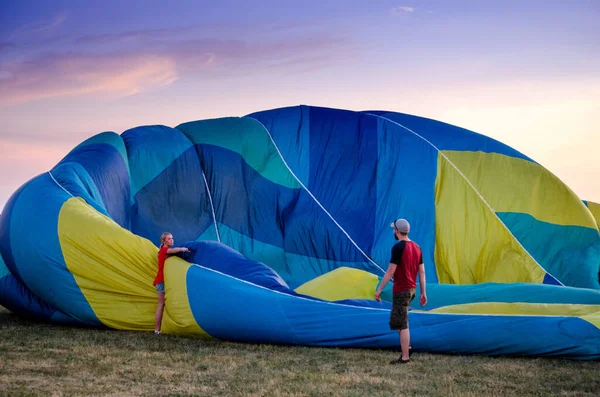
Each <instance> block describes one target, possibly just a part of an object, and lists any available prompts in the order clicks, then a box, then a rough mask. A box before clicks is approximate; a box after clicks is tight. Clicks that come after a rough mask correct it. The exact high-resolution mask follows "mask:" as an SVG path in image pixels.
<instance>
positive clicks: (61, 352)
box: [0, 307, 600, 396]
mask: <svg viewBox="0 0 600 397" xmlns="http://www.w3.org/2000/svg"><path fill="white" fill-rule="evenodd" d="M395 355H396V353H392V352H389V351H379V350H362V349H331V348H310V347H290V346H274V345H257V344H243V343H231V342H221V341H216V340H201V339H193V338H184V337H174V336H168V335H161V336H156V335H154V334H152V333H140V332H122V331H114V330H97V329H85V328H75V327H63V326H57V325H49V324H42V323H37V322H33V321H28V320H23V319H20V318H18V317H16V316H15V315H13V314H11V313H9V312H8V311H6V310H4V309H3V308H1V307H0V395H10V396H13V395H15V396H19V395H44V396H48V395H57V396H67V395H68V396H79V395H86V396H89V395H92V396H94V395H111V396H154V395H161V396H164V395H172V396H176V395H179V396H191V395H197V396H242V395H244V396H314V395H319V396H364V395H369V396H402V395H407V396H422V395H428V396H459V395H460V396H481V395H514V396H522V395H523V396H546V395H564V396H596V395H597V394H598V390H600V376H599V374H600V362H597V361H596V362H580V361H569V360H561V359H541V358H534V359H530V358H490V357H464V356H449V355H447V356H446V355H433V354H415V355H414V359H413V362H412V363H410V364H409V365H400V366H390V365H388V362H389V361H390V360H391V359H393V358H395Z"/></svg>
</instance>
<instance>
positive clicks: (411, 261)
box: [375, 219, 427, 364]
mask: <svg viewBox="0 0 600 397" xmlns="http://www.w3.org/2000/svg"><path fill="white" fill-rule="evenodd" d="M390 226H391V227H392V228H394V238H395V239H396V240H398V243H397V244H396V245H394V246H393V247H392V258H391V259H390V265H389V267H388V269H387V271H386V272H385V276H383V280H382V281H381V284H380V285H379V288H378V289H377V292H376V293H375V300H377V301H378V302H379V301H381V291H382V290H383V288H384V287H385V286H386V284H387V283H388V282H389V281H390V280H391V278H392V277H394V288H393V294H394V299H393V302H392V312H391V313H390V329H392V330H398V333H399V334H400V349H401V351H402V353H401V355H400V358H399V359H397V360H394V361H392V362H390V364H405V363H407V362H409V361H410V355H409V349H410V331H409V330H408V307H409V306H410V302H412V300H413V299H414V298H415V292H416V289H417V283H416V280H417V272H418V273H419V283H420V284H421V298H420V299H419V300H420V302H421V306H425V304H426V303H427V294H426V293H425V287H426V286H425V265H424V264H423V254H422V253H421V248H420V247H419V246H418V245H417V244H416V243H415V242H414V241H411V240H410V239H409V238H408V232H409V231H410V224H409V223H408V221H407V220H406V219H398V220H396V221H394V222H393V223H392V224H391V225H390Z"/></svg>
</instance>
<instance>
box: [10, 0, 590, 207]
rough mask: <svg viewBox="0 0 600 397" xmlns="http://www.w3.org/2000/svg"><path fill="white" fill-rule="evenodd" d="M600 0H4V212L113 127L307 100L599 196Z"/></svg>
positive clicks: (179, 120) (172, 121)
mask: <svg viewBox="0 0 600 397" xmlns="http://www.w3.org/2000/svg"><path fill="white" fill-rule="evenodd" d="M598 21H600V1H598V0H571V1H564V0H562V1H554V0H544V1H542V0H519V1H517V0H502V1H500V0H498V1H496V0H489V1H486V0H412V1H410V0H407V1H404V0H402V1H397V0H392V1H390V0H370V1H367V0H364V1H358V0H356V1H354V0H320V1H313V0H304V1H287V0H262V1H249V0H247V1H241V0H220V1H200V0H198V1H191V0H190V1H185V0H180V1H177V2H168V1H164V0H161V1H155V0H144V1H138V0H134V1H113V0H103V1H61V0H56V1H51V0H47V1H32V0H23V1H14V0H2V1H1V2H0V120H1V122H0V169H1V171H0V175H1V178H0V209H1V208H2V207H4V204H5V203H6V201H7V200H8V198H9V197H10V195H11V194H12V193H13V192H14V191H15V190H16V189H18V187H19V186H20V185H22V184H23V183H25V182H26V181H27V180H29V179H30V178H32V177H34V176H36V175H38V174H40V173H43V172H46V171H48V170H49V169H50V168H52V166H53V165H55V164H56V163H57V162H58V161H60V160H61V158H62V157H63V156H64V155H66V154H67V152H68V151H69V150H70V149H71V148H73V147H74V146H76V145H77V144H78V143H80V142H81V141H83V140H85V139H86V138H89V137H91V136H93V135H95V134H97V133H100V132H103V131H114V132H117V133H121V132H123V131H125V130H127V129H129V128H132V127H135V126H139V125H149V124H164V125H168V126H175V125H177V124H179V123H182V122H186V121H192V120H199V119H206V118H214V117H223V116H244V115H246V114H248V113H251V112H254V111H258V110H264V109H271V108H276V107H283V106H294V105H299V104H307V105H315V106H325V107H334V108H343V109H350V110H368V109H383V110H391V111H397V112H402V113H409V114H415V115H419V116H423V117H428V118H433V119H437V120H440V121H444V122H448V123H451V124H455V125H458V126H461V127H464V128H468V129H470V130H473V131H476V132H479V133H481V134H484V135H487V136H490V137H493V138H495V139H498V140H500V141H502V142H504V143H506V144H508V145H510V146H512V147H514V148H515V149H517V150H519V151H521V152H523V153H525V154H526V155H527V156H529V157H531V158H533V159H534V160H535V161H537V162H539V163H540V164H542V165H543V166H545V167H546V168H548V169H549V170H550V171H552V172H553V173H554V174H556V175H557V176H558V177H559V178H561V179H562V180H563V181H564V182H565V183H567V184H568V185H569V186H570V187H571V189H573V191H574V192H575V193H576V194H578V195H579V196H580V198H581V199H583V200H591V201H596V202H600V23H598Z"/></svg>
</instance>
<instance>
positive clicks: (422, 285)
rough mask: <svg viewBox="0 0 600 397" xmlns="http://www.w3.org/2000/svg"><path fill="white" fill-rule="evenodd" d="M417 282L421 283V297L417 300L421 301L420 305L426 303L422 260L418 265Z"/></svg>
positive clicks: (425, 284)
mask: <svg viewBox="0 0 600 397" xmlns="http://www.w3.org/2000/svg"><path fill="white" fill-rule="evenodd" d="M419 282H420V284H421V298H420V299H419V300H420V301H421V306H425V305H426V304H427V292H426V286H427V283H426V281H425V264H424V263H423V262H421V264H420V265H419Z"/></svg>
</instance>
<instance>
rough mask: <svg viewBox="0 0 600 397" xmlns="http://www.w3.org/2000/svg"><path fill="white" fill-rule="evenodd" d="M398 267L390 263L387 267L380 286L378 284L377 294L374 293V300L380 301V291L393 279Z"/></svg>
mask: <svg viewBox="0 0 600 397" xmlns="http://www.w3.org/2000/svg"><path fill="white" fill-rule="evenodd" d="M397 267H398V266H397V265H396V264H395V263H390V265H389V266H388V269H387V271H386V272H385V275H384V276H383V280H381V284H379V288H377V292H375V300H376V301H377V302H379V301H380V300H381V291H383V288H384V287H385V286H386V284H387V283H389V281H390V280H391V279H392V277H394V273H395V272H396V268H397Z"/></svg>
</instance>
